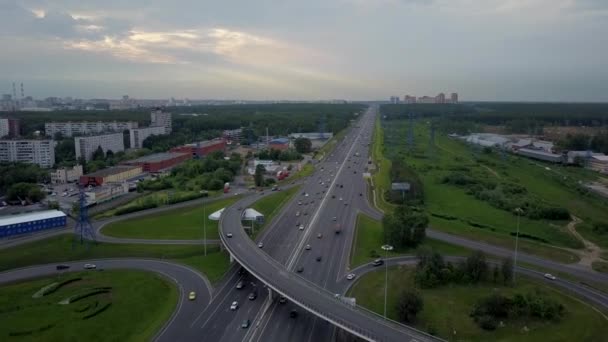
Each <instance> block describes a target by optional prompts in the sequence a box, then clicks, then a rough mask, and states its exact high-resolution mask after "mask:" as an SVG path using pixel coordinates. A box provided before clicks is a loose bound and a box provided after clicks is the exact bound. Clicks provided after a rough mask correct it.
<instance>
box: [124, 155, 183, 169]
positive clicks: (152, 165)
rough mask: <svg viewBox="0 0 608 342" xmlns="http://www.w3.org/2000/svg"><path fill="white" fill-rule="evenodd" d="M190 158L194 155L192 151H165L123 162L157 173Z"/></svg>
mask: <svg viewBox="0 0 608 342" xmlns="http://www.w3.org/2000/svg"><path fill="white" fill-rule="evenodd" d="M188 159H192V155H191V154H190V153H178V152H163V153H155V154H150V155H147V156H143V157H141V158H137V159H133V160H127V161H125V162H123V163H122V164H124V165H136V166H141V168H142V171H143V172H154V173H156V172H161V171H163V170H167V169H170V168H173V167H174V166H176V165H178V164H181V163H183V162H184V161H186V160H188Z"/></svg>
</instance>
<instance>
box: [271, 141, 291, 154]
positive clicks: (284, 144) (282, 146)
mask: <svg viewBox="0 0 608 342" xmlns="http://www.w3.org/2000/svg"><path fill="white" fill-rule="evenodd" d="M288 148H289V139H287V138H276V139H272V140H270V141H269V142H268V149H269V150H270V149H272V150H279V151H285V150H286V149H288Z"/></svg>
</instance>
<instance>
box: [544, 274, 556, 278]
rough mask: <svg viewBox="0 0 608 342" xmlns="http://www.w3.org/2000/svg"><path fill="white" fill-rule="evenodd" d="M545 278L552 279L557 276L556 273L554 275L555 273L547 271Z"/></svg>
mask: <svg viewBox="0 0 608 342" xmlns="http://www.w3.org/2000/svg"><path fill="white" fill-rule="evenodd" d="M545 278H547V279H550V280H555V279H557V277H556V276H554V275H553V274H551V273H545Z"/></svg>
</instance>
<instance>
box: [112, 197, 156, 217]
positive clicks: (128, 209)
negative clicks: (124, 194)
mask: <svg viewBox="0 0 608 342" xmlns="http://www.w3.org/2000/svg"><path fill="white" fill-rule="evenodd" d="M156 207H158V203H156V202H152V201H150V202H146V203H141V204H134V205H130V206H127V207H124V208H119V209H116V212H115V215H117V216H120V215H125V214H129V213H134V212H136V211H141V210H146V209H152V208H156Z"/></svg>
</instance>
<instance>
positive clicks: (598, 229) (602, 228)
mask: <svg viewBox="0 0 608 342" xmlns="http://www.w3.org/2000/svg"><path fill="white" fill-rule="evenodd" d="M593 232H595V233H596V234H606V233H608V223H606V222H595V223H593Z"/></svg>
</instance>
